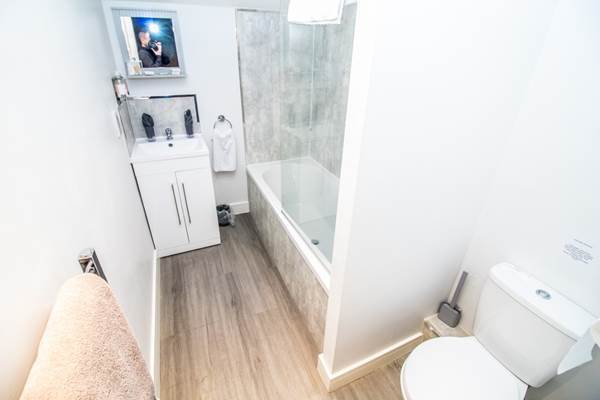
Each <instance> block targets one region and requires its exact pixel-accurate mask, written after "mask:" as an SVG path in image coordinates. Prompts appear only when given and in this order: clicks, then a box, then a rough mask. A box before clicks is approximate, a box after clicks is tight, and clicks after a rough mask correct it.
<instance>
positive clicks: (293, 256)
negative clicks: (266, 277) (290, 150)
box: [248, 177, 328, 352]
mask: <svg viewBox="0 0 600 400" xmlns="http://www.w3.org/2000/svg"><path fill="white" fill-rule="evenodd" d="M248 195H249V201H250V216H251V217H252V220H253V221H254V224H255V225H256V230H257V232H258V234H259V237H260V240H261V242H262V244H263V245H264V247H265V249H266V251H267V253H268V254H269V257H270V258H271V261H272V262H273V265H274V266H275V267H276V268H277V270H278V271H279V274H280V276H281V278H282V280H283V282H284V284H285V286H286V288H287V290H288V292H289V294H290V297H291V298H292V300H293V301H294V303H295V304H296V306H297V307H298V310H299V311H300V314H301V315H302V318H303V319H304V323H305V325H306V327H307V328H308V331H309V332H310V334H311V336H312V338H313V340H314V342H315V345H316V346H317V349H318V350H319V352H320V351H321V350H322V349H323V337H324V335H325V314H326V312H327V300H328V297H327V294H326V293H325V291H324V290H323V288H322V287H321V284H320V283H319V281H318V280H317V278H316V277H315V275H314V274H313V272H312V270H311V269H310V267H309V266H308V265H307V264H306V261H304V258H302V255H301V254H300V253H299V252H298V249H296V246H294V244H293V242H292V241H291V239H290V238H289V236H288V235H287V233H286V231H285V229H284V227H283V226H282V225H281V223H280V221H279V219H278V218H277V215H276V214H275V211H274V210H273V207H271V205H270V204H269V203H268V202H267V200H266V199H265V198H264V197H263V195H262V193H261V192H260V190H259V189H258V187H257V186H256V184H255V183H254V181H253V180H252V178H251V177H248Z"/></svg>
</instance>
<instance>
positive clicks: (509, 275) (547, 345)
mask: <svg viewBox="0 0 600 400" xmlns="http://www.w3.org/2000/svg"><path fill="white" fill-rule="evenodd" d="M594 319H595V317H594V316H593V315H591V314H589V313H588V312H587V311H585V310H584V309H582V308H581V307H579V306H578V305H576V304H574V303H573V302H571V301H570V300H568V299H567V298H566V297H564V296H562V295H561V294H560V293H558V292H556V291H555V290H553V289H552V288H550V287H548V286H547V285H545V284H544V283H542V282H540V281H538V280H537V279H535V278H533V277H532V276H530V275H528V274H526V273H525V272H523V271H520V270H519V269H517V268H516V267H515V266H513V265H511V264H508V263H502V264H498V265H496V266H494V267H492V268H491V270H490V274H489V277H488V280H487V281H486V284H485V285H484V288H483V291H482V294H481V297H480V299H479V303H478V308H477V313H476V315H475V323H474V329H473V333H474V336H469V337H465V338H455V337H442V338H436V339H431V340H428V341H426V342H424V343H422V344H420V345H419V346H417V347H416V348H415V349H414V350H413V352H412V353H411V354H410V355H409V356H408V357H407V359H406V361H405V362H404V365H403V366H402V370H401V372H400V383H401V388H402V394H403V396H404V398H405V400H439V399H445V400H481V399H486V400H523V399H524V398H525V393H526V391H527V388H528V386H534V387H539V386H542V385H543V384H544V383H546V382H547V381H548V380H550V379H551V378H553V377H554V376H556V371H557V368H558V365H559V363H560V361H561V360H562V358H563V357H564V355H565V354H566V352H567V351H568V350H569V349H570V347H571V346H572V345H573V344H574V343H575V342H576V341H577V340H578V339H579V338H581V337H582V336H583V335H584V333H585V332H586V330H587V328H588V327H589V326H591V324H592V323H593V321H594Z"/></svg>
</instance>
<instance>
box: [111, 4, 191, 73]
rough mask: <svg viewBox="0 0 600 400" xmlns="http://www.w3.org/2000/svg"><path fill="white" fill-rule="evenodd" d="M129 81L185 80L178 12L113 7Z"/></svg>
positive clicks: (118, 38) (117, 33)
mask: <svg viewBox="0 0 600 400" xmlns="http://www.w3.org/2000/svg"><path fill="white" fill-rule="evenodd" d="M112 18H113V23H114V27H115V32H116V35H117V40H118V42H119V48H120V50H121V55H122V61H123V64H124V71H125V74H126V76H127V78H128V79H138V78H176V77H184V76H185V72H184V71H185V69H184V65H183V49H182V46H181V35H180V33H179V20H178V18H177V12H176V11H167V10H144V9H132V8H112Z"/></svg>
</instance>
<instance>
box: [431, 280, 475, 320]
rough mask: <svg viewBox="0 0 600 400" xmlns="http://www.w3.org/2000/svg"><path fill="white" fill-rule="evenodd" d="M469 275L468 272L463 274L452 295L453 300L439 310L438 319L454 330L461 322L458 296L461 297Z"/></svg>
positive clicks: (445, 302)
mask: <svg viewBox="0 0 600 400" xmlns="http://www.w3.org/2000/svg"><path fill="white" fill-rule="evenodd" d="M467 275H468V273H467V271H463V272H462V274H461V275H460V279H459V281H458V285H456V289H455V290H454V294H453V295H452V299H451V300H450V302H449V303H448V302H447V301H443V302H442V303H441V304H440V307H439V308H438V318H439V319H440V320H441V321H442V322H443V323H445V324H446V325H448V326H449V327H452V328H454V327H456V326H457V325H458V323H459V322H460V317H461V312H460V309H459V308H458V306H457V305H456V303H457V302H458V296H460V292H461V291H462V288H463V286H464V284H465V280H466V279H467Z"/></svg>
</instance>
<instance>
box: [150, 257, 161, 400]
mask: <svg viewBox="0 0 600 400" xmlns="http://www.w3.org/2000/svg"><path fill="white" fill-rule="evenodd" d="M151 329H152V333H151V338H152V343H151V346H150V366H149V370H150V375H152V379H153V380H154V389H155V391H156V399H157V400H158V398H159V394H160V258H159V257H158V251H156V250H154V262H153V263H152V326H151Z"/></svg>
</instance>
